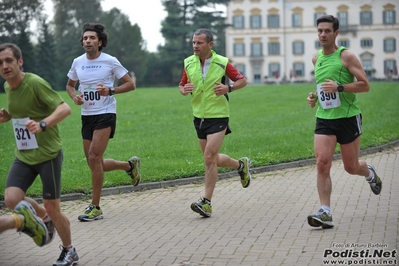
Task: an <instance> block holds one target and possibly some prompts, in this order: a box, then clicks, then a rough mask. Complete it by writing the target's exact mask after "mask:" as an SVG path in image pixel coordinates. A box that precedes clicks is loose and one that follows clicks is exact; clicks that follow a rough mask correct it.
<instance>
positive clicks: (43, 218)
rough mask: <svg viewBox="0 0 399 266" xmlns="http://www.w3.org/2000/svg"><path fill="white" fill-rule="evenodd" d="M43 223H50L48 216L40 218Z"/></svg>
mask: <svg viewBox="0 0 399 266" xmlns="http://www.w3.org/2000/svg"><path fill="white" fill-rule="evenodd" d="M42 220H43V222H45V223H47V222H50V221H51V218H50V216H48V215H47V213H46V214H45V215H44V216H43V217H42Z"/></svg>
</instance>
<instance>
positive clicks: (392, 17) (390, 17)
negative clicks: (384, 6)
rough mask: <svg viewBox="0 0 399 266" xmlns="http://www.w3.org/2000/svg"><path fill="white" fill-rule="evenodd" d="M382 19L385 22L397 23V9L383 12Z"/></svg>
mask: <svg viewBox="0 0 399 266" xmlns="http://www.w3.org/2000/svg"><path fill="white" fill-rule="evenodd" d="M382 21H383V23H384V24H395V23H396V12H395V10H386V11H383V12H382Z"/></svg>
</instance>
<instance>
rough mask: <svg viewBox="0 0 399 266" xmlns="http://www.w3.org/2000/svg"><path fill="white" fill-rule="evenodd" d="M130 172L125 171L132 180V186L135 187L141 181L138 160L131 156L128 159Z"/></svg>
mask: <svg viewBox="0 0 399 266" xmlns="http://www.w3.org/2000/svg"><path fill="white" fill-rule="evenodd" d="M128 162H129V164H130V170H128V171H126V173H127V174H128V175H129V176H130V178H131V179H132V185H133V186H137V185H138V184H139V183H140V180H141V174H140V158H139V157H137V156H133V157H132V158H130V159H129V161H128Z"/></svg>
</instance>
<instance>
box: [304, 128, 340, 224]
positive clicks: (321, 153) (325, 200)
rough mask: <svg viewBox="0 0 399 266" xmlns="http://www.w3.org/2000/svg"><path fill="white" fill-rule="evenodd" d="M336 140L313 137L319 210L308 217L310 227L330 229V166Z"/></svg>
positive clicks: (316, 135) (318, 136) (332, 136)
mask: <svg viewBox="0 0 399 266" xmlns="http://www.w3.org/2000/svg"><path fill="white" fill-rule="evenodd" d="M336 143H337V139H336V137H335V136H334V135H320V134H315V136H314V151H315V156H316V168H317V191H318V194H319V199H320V204H321V209H320V210H319V211H318V212H317V213H316V214H312V215H309V216H308V223H309V225H310V226H314V227H319V226H321V227H323V228H332V227H334V224H333V222H332V216H331V213H330V206H331V205H330V204H331V191H332V182H331V176H330V170H331V164H332V160H333V155H334V151H335V146H336Z"/></svg>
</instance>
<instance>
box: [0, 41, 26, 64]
mask: <svg viewBox="0 0 399 266" xmlns="http://www.w3.org/2000/svg"><path fill="white" fill-rule="evenodd" d="M8 48H9V49H11V51H12V53H13V54H14V57H15V58H16V59H17V60H19V59H21V58H22V52H21V49H20V48H19V47H18V46H17V45H16V44H14V43H3V44H0V52H2V51H4V50H5V49H8Z"/></svg>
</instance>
